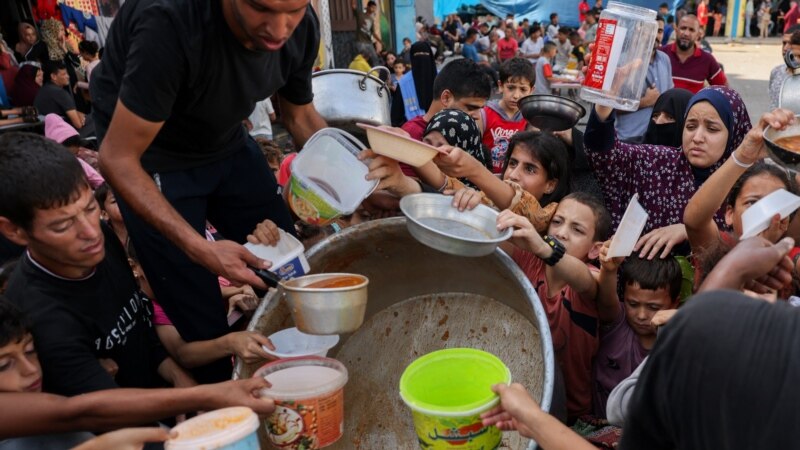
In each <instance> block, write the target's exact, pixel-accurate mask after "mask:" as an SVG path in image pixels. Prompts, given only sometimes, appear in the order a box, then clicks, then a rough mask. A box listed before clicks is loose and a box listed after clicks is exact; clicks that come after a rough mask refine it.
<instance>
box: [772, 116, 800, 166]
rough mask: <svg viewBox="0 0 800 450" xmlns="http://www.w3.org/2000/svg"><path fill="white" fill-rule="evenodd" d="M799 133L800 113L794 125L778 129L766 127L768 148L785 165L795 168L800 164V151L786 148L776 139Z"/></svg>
mask: <svg viewBox="0 0 800 450" xmlns="http://www.w3.org/2000/svg"><path fill="white" fill-rule="evenodd" d="M797 135H800V115H797V116H795V123H794V124H793V125H790V126H788V127H786V128H785V129H783V130H776V129H774V128H772V127H771V126H767V127H766V128H764V142H765V143H766V144H767V148H769V150H770V151H771V152H772V154H773V156H775V157H776V158H777V159H778V160H779V161H782V162H783V163H784V164H785V165H788V166H790V167H792V168H795V169H796V168H797V165H798V164H800V153H798V152H793V151H791V150H788V149H785V148H783V147H781V146H779V145H777V144H775V141H776V140H778V139H780V138H784V137H789V136H797Z"/></svg>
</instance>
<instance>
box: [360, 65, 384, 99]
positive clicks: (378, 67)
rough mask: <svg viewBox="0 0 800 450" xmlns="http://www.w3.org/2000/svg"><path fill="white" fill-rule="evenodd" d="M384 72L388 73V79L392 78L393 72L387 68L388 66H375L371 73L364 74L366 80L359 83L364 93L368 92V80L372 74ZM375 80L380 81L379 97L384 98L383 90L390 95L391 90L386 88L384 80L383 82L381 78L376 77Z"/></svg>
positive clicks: (363, 79)
mask: <svg viewBox="0 0 800 450" xmlns="http://www.w3.org/2000/svg"><path fill="white" fill-rule="evenodd" d="M382 70H385V71H386V78H387V79H388V78H389V77H391V76H392V71H391V70H389V68H388V67H386V66H375V67H373V68H372V69H370V70H369V72H367V73H365V74H364V78H362V79H361V81H359V82H358V87H359V88H360V89H361V90H362V91H366V90H367V78H368V77H369V76H370V75H372V72H380V71H382ZM375 78H377V79H378V81H379V82H380V86H378V97H383V92H381V91H382V90H383V89H386V92H387V93H388V92H389V88H388V87H386V83H384V82H383V80H381V79H380V77H379V76H376V77H375Z"/></svg>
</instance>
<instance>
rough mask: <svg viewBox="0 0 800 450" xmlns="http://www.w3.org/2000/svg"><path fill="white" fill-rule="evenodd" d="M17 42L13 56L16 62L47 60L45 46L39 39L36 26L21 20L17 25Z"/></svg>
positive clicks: (40, 61)
mask: <svg viewBox="0 0 800 450" xmlns="http://www.w3.org/2000/svg"><path fill="white" fill-rule="evenodd" d="M17 33H18V34H19V42H17V45H16V46H15V47H14V56H15V57H16V59H17V62H19V63H20V64H22V63H23V62H25V61H32V62H37V63H42V62H44V61H47V46H46V45H45V43H44V42H42V41H40V40H39V34H38V33H37V32H36V28H35V27H34V26H33V25H31V24H29V23H26V22H22V23H20V24H19V26H18V27H17Z"/></svg>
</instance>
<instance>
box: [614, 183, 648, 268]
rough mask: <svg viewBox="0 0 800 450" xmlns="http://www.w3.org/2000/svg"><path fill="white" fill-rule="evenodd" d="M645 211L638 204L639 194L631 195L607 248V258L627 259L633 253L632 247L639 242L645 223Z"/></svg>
mask: <svg viewBox="0 0 800 450" xmlns="http://www.w3.org/2000/svg"><path fill="white" fill-rule="evenodd" d="M647 217H648V214H647V211H645V209H644V208H643V207H642V205H640V204H639V194H633V197H631V201H630V202H629V203H628V209H626V210H625V214H624V215H623V216H622V221H621V222H620V223H619V227H617V232H616V234H614V238H613V239H611V245H610V246H609V248H608V256H609V257H611V258H619V257H628V256H630V255H631V253H633V247H635V246H636V242H638V241H639V236H641V235H642V230H644V226H645V224H646V223H647Z"/></svg>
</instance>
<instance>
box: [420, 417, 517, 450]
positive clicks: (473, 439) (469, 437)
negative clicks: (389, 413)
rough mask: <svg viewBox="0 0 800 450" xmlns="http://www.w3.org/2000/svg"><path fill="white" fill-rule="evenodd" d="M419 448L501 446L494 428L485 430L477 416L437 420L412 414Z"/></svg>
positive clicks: (487, 449) (477, 449) (443, 449)
mask: <svg viewBox="0 0 800 450" xmlns="http://www.w3.org/2000/svg"><path fill="white" fill-rule="evenodd" d="M412 415H413V417H414V429H415V431H416V432H417V438H418V440H419V444H420V448H425V449H431V450H440V449H441V450H446V449H460V450H491V449H495V448H497V447H498V446H499V445H500V440H501V439H502V434H501V432H500V430H499V429H498V428H497V427H485V426H483V423H482V422H481V418H480V415H475V416H469V417H437V416H429V415H427V414H423V413H421V412H418V411H412Z"/></svg>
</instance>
